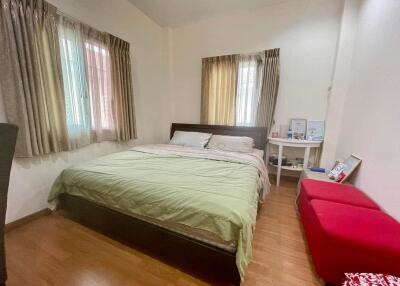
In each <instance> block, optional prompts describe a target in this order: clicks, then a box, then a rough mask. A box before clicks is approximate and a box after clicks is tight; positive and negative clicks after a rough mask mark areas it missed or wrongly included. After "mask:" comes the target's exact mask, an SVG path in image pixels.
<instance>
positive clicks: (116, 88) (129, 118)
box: [107, 34, 136, 141]
mask: <svg viewBox="0 0 400 286" xmlns="http://www.w3.org/2000/svg"><path fill="white" fill-rule="evenodd" d="M107 37H108V40H107V42H108V48H109V52H110V62H111V74H112V76H111V78H112V107H113V111H114V112H113V115H114V124H115V129H116V134H117V140H119V141H125V140H130V139H133V138H136V123H135V106H134V101H133V85H132V71H131V57H130V47H129V43H128V42H125V41H123V40H121V39H119V38H117V37H115V36H113V35H110V34H108V35H107Z"/></svg>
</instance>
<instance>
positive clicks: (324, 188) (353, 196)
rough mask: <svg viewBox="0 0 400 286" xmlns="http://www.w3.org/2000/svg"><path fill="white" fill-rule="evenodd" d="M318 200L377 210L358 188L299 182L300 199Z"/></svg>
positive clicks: (376, 206)
mask: <svg viewBox="0 0 400 286" xmlns="http://www.w3.org/2000/svg"><path fill="white" fill-rule="evenodd" d="M302 199H303V200H304V199H307V201H311V200H313V199H319V200H324V201H331V202H336V203H342V204H348V205H355V206H360V207H365V208H370V209H377V210H379V209H380V208H379V206H378V205H377V204H376V203H375V202H374V201H373V200H371V199H370V198H369V197H368V196H367V195H365V194H364V193H363V192H362V191H360V190H359V189H358V188H356V187H353V186H350V185H343V184H336V183H329V182H323V181H317V180H311V179H304V180H302V181H301V187H300V199H299V201H302Z"/></svg>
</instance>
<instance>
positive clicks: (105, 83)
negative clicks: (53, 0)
mask: <svg viewBox="0 0 400 286" xmlns="http://www.w3.org/2000/svg"><path fill="white" fill-rule="evenodd" d="M58 30H59V40H60V48H61V63H62V74H63V79H64V93H65V105H66V118H67V126H68V133H69V139H70V142H71V146H72V148H78V147H81V146H84V145H88V144H90V143H92V142H101V141H104V140H115V139H116V132H115V126H114V119H113V110H112V76H111V61H110V53H109V50H108V46H107V44H106V35H105V34H104V33H102V32H99V31H97V30H95V29H93V28H91V27H89V26H87V25H84V24H81V23H76V22H74V21H73V20H71V19H69V18H66V17H63V16H60V18H59V28H58Z"/></svg>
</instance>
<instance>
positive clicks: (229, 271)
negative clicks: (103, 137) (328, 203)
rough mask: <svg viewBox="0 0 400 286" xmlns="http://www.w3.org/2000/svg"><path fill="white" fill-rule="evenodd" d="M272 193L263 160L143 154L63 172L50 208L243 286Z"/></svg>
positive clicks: (190, 152)
mask: <svg viewBox="0 0 400 286" xmlns="http://www.w3.org/2000/svg"><path fill="white" fill-rule="evenodd" d="M175 131H191V132H204V133H212V134H213V135H229V136H246V137H250V138H252V139H254V144H255V147H256V148H257V149H259V150H264V149H265V142H266V137H267V130H266V128H260V127H229V126H215V125H200V124H177V123H173V124H172V126H171V137H172V136H173V134H174V132H175ZM268 188H269V182H268V175H267V173H266V168H265V164H264V160H263V157H262V152H252V153H240V152H231V151H230V152H228V151H221V150H210V149H207V148H205V149H199V148H193V147H186V146H176V145H170V144H164V145H163V144H159V145H147V146H138V147H135V148H132V149H130V150H128V151H124V152H119V153H114V154H111V155H107V156H104V157H101V158H98V159H95V160H92V161H90V162H87V163H84V164H80V165H77V166H74V167H71V168H68V169H66V170H64V171H63V172H62V173H61V174H60V176H59V177H58V178H57V180H56V182H55V183H54V185H53V188H52V191H51V193H50V195H49V200H50V201H54V200H56V199H58V202H59V207H60V208H61V209H63V211H64V213H65V215H66V216H67V217H70V218H72V219H74V220H76V221H79V222H81V223H83V224H85V225H87V226H90V227H92V228H95V229H96V230H98V231H101V232H103V233H106V234H108V235H111V236H112V237H115V238H117V239H120V240H122V241H124V242H127V243H130V244H132V245H134V246H135V247H139V248H141V249H144V250H145V251H147V252H150V253H151V254H153V255H156V256H157V257H160V258H162V259H165V260H167V261H168V263H172V264H175V265H177V266H181V267H183V268H184V269H185V271H191V272H192V273H193V274H195V275H201V276H202V278H205V279H210V280H213V281H218V283H223V282H226V283H233V284H239V283H240V280H241V279H243V277H244V275H245V269H246V266H247V265H248V263H249V261H250V258H251V251H252V249H251V241H252V235H253V231H254V227H255V222H256V216H257V210H258V205H259V203H260V202H262V201H263V199H264V196H265V194H266V192H267V191H268Z"/></svg>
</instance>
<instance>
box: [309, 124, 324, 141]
mask: <svg viewBox="0 0 400 286" xmlns="http://www.w3.org/2000/svg"><path fill="white" fill-rule="evenodd" d="M324 136H325V121H324V120H308V121H307V140H310V141H323V140H324Z"/></svg>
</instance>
